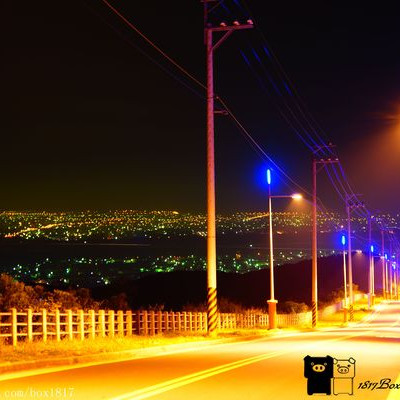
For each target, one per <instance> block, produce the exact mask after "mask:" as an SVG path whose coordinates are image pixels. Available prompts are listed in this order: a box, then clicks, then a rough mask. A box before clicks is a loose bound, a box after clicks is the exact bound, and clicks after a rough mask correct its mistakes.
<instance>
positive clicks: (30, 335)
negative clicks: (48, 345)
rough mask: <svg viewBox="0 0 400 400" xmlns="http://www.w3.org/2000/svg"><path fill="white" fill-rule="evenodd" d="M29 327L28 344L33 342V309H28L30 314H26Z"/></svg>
mask: <svg viewBox="0 0 400 400" xmlns="http://www.w3.org/2000/svg"><path fill="white" fill-rule="evenodd" d="M26 318H27V321H26V323H27V325H28V332H27V333H28V342H32V341H33V325H32V308H28V312H27V313H26Z"/></svg>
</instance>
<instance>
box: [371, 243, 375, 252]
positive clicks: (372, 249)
mask: <svg viewBox="0 0 400 400" xmlns="http://www.w3.org/2000/svg"><path fill="white" fill-rule="evenodd" d="M373 252H374V246H373V245H372V244H371V253H373Z"/></svg>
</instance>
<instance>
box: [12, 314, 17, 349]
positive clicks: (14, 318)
mask: <svg viewBox="0 0 400 400" xmlns="http://www.w3.org/2000/svg"><path fill="white" fill-rule="evenodd" d="M11 336H12V344H13V346H16V345H17V342H18V327H17V309H16V308H12V309H11Z"/></svg>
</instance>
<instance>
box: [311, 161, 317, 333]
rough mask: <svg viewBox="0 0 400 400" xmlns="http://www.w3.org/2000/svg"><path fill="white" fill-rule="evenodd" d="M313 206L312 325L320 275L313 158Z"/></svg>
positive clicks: (315, 315)
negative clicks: (318, 274)
mask: <svg viewBox="0 0 400 400" xmlns="http://www.w3.org/2000/svg"><path fill="white" fill-rule="evenodd" d="M312 175H313V193H312V195H313V201H312V204H313V207H312V248H311V256H312V266H311V306H312V327H313V328H315V327H316V326H317V323H318V276H317V270H318V266H317V258H318V254H317V224H318V222H317V160H316V159H315V158H314V159H313V164H312Z"/></svg>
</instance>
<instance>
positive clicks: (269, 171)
mask: <svg viewBox="0 0 400 400" xmlns="http://www.w3.org/2000/svg"><path fill="white" fill-rule="evenodd" d="M267 183H268V185H270V184H271V170H270V169H269V168H268V169H267Z"/></svg>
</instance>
